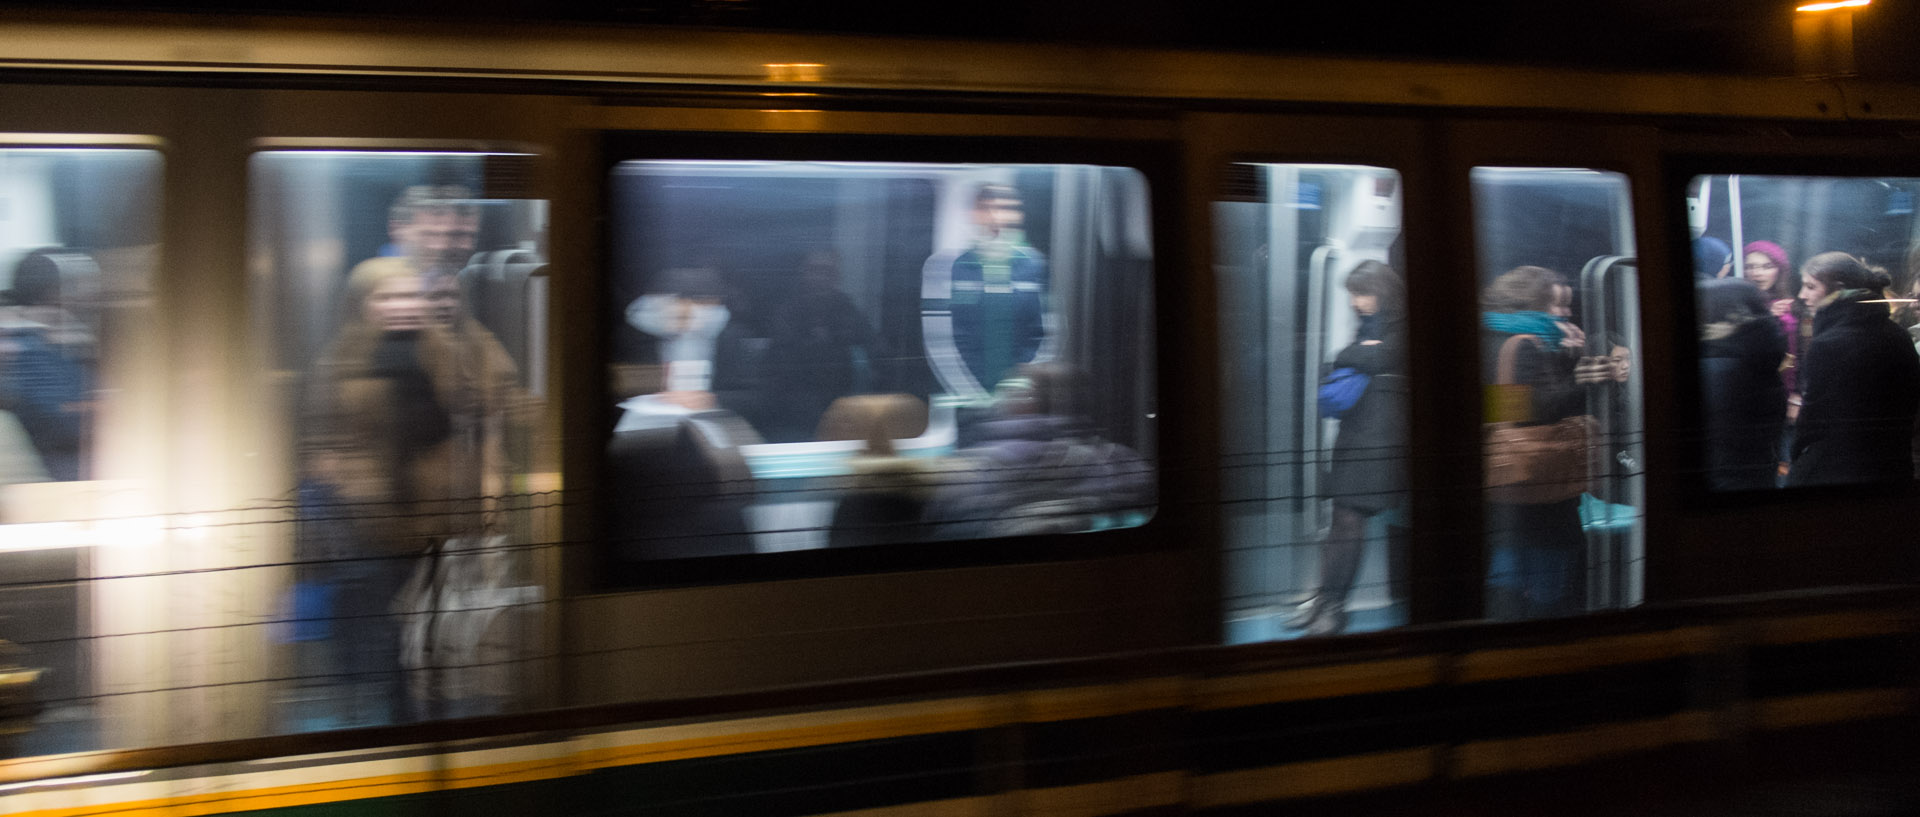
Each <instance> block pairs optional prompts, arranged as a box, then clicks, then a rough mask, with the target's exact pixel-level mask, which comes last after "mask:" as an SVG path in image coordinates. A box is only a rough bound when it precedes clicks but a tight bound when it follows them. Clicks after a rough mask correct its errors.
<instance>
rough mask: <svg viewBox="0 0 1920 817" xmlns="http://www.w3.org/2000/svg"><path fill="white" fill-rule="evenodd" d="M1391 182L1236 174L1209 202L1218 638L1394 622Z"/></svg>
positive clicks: (1395, 386)
mask: <svg viewBox="0 0 1920 817" xmlns="http://www.w3.org/2000/svg"><path fill="white" fill-rule="evenodd" d="M1400 208H1401V189H1400V175H1399V173H1397V172H1395V171H1393V170H1389V169H1385V168H1378V167H1365V166H1357V165H1308V164H1237V165H1234V166H1232V167H1231V168H1230V169H1229V171H1228V174H1227V181H1226V184H1225V193H1224V195H1222V196H1221V197H1220V200H1218V201H1216V202H1215V203H1214V224H1215V230H1216V236H1215V256H1216V263H1217V270H1218V280H1219V293H1220V333H1221V344H1222V347H1221V359H1222V361H1223V365H1224V367H1225V372H1224V380H1225V386H1224V389H1223V398H1224V399H1223V400H1222V411H1223V415H1222V417H1221V435H1222V437H1223V439H1224V445H1225V447H1226V450H1225V451H1224V452H1223V455H1224V458H1225V463H1226V466H1227V469H1226V483H1225V484H1226V491H1227V502H1226V503H1225V505H1224V507H1225V509H1226V511H1225V513H1226V519H1225V520H1224V522H1225V528H1226V531H1227V537H1228V545H1227V549H1226V570H1227V575H1226V586H1227V587H1228V594H1227V595H1228V604H1227V615H1228V627H1227V631H1226V632H1227V639H1228V640H1229V641H1233V642H1248V641H1264V640H1271V639H1275V638H1292V637H1296V636H1300V635H1327V634H1334V633H1340V632H1359V631H1367V630H1378V629H1382V628H1386V627H1392V626H1397V625H1399V624H1402V623H1404V622H1405V621H1406V607H1405V604H1406V592H1405V588H1404V587H1403V586H1402V585H1401V584H1400V581H1399V580H1400V579H1401V578H1402V576H1403V571H1402V569H1401V566H1402V565H1403V563H1404V556H1405V552H1404V548H1405V543H1406V536H1405V533H1406V525H1407V517H1406V513H1407V501H1406V500H1407V496H1406V490H1407V488H1406V456H1407V387H1406V342H1407V334H1406V317H1407V303H1406V286H1405V283H1404V280H1403V278H1402V275H1403V274H1405V273H1406V272H1407V270H1406V269H1405V265H1404V263H1403V261H1402V259H1401V258H1400V248H1401V242H1400Z"/></svg>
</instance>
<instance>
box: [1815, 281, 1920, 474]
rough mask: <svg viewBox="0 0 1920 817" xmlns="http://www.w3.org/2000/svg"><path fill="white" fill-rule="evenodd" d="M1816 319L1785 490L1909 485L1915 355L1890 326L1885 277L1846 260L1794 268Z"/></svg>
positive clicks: (1916, 400) (1917, 374)
mask: <svg viewBox="0 0 1920 817" xmlns="http://www.w3.org/2000/svg"><path fill="white" fill-rule="evenodd" d="M1800 277H1801V281H1802V285H1801V289H1800V298H1801V300H1802V301H1805V302H1806V304H1807V307H1808V309H1809V310H1810V311H1812V313H1813V339H1812V340H1810V341H1808V343H1807V345H1806V347H1805V354H1803V355H1802V360H1801V366H1800V369H1801V374H1800V386H1801V394H1802V400H1803V404H1802V406H1801V409H1800V421H1799V424H1798V432H1797V433H1796V435H1795V437H1794V441H1793V460H1792V464H1791V466H1790V470H1789V471H1788V472H1787V484H1788V485H1832V484H1847V483H1860V482H1878V481H1894V480H1905V479H1909V478H1911V475H1912V473H1913V463H1912V462H1911V460H1910V458H1909V457H1910V452H1909V445H1910V443H1911V439H1912V437H1913V433H1914V416H1915V413H1916V411H1917V410H1920V356H1916V355H1915V353H1914V349H1913V345H1912V344H1911V343H1910V342H1909V341H1908V339H1907V336H1906V333H1905V332H1903V331H1901V329H1900V327H1899V326H1897V325H1895V324H1894V322H1893V321H1892V320H1891V319H1890V318H1889V316H1888V313H1887V306H1886V304H1885V302H1884V300H1885V299H1884V298H1883V297H1882V296H1881V293H1880V291H1879V290H1880V288H1881V286H1882V284H1883V283H1884V282H1883V281H1882V280H1881V279H1882V276H1880V275H1877V274H1875V273H1874V272H1873V271H1872V270H1869V269H1868V268H1867V267H1866V265H1865V264H1862V263H1860V261H1859V260H1858V259H1856V258H1854V257H1853V256H1850V255H1848V254H1846V253H1843V252H1826V253H1821V254H1819V255H1816V256H1814V257H1813V258H1810V259H1808V260H1807V263H1806V264H1805V265H1804V266H1803V267H1801V269H1800Z"/></svg>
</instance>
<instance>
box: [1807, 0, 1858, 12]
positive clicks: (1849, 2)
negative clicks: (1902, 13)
mask: <svg viewBox="0 0 1920 817" xmlns="http://www.w3.org/2000/svg"><path fill="white" fill-rule="evenodd" d="M1871 2H1873V0H1837V2H1833V3H1808V4H1807V5H1804V6H1801V7H1799V8H1797V9H1794V11H1832V10H1834V9H1845V8H1859V7H1861V6H1864V5H1867V4H1868V3H1871Z"/></svg>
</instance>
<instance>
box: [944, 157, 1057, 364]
mask: <svg viewBox="0 0 1920 817" xmlns="http://www.w3.org/2000/svg"><path fill="white" fill-rule="evenodd" d="M1025 220H1026V216H1025V213H1024V211H1023V209H1022V202H1021V200H1020V194H1019V192H1018V191H1016V190H1014V189H1013V188H1012V187H1011V186H1008V185H1004V184H984V185H981V186H980V189H979V191H978V192H977V193H976V194H975V196H974V206H973V222H974V227H975V231H976V233H975V240H974V244H973V246H972V247H971V248H970V249H968V250H967V251H966V252H964V253H962V254H961V255H960V257H959V258H957V259H955V260H954V262H953V270H952V279H951V284H952V294H951V295H950V297H949V300H948V308H949V309H950V310H951V312H952V315H953V345H954V348H955V350H956V351H958V352H959V356H960V359H961V361H962V362H964V363H965V365H966V370H967V374H968V375H969V376H970V377H971V378H972V380H973V382H974V383H976V384H978V386H979V387H980V389H981V390H983V391H989V392H990V391H992V390H993V388H994V386H995V385H996V384H998V383H999V382H1000V380H1001V378H1003V377H1006V376H1007V374H1008V373H1010V372H1012V371H1013V369H1014V368H1015V367H1017V366H1019V365H1021V364H1023V363H1029V362H1032V361H1033V360H1034V358H1035V356H1036V355H1037V354H1038V353H1039V351H1040V344H1041V342H1042V341H1043V340H1045V339H1046V298H1047V261H1046V258H1045V257H1044V256H1042V255H1041V254H1040V251H1039V250H1036V249H1034V248H1033V247H1032V246H1030V245H1029V244H1028V243H1027V238H1026V230H1025V227H1024V224H1025Z"/></svg>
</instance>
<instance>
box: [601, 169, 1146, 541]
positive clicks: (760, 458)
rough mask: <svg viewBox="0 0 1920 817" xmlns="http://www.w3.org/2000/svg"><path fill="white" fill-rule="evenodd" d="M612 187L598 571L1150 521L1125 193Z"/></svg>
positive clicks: (999, 184) (822, 183)
mask: <svg viewBox="0 0 1920 817" xmlns="http://www.w3.org/2000/svg"><path fill="white" fill-rule="evenodd" d="M609 182H610V186H611V202H612V209H611V213H610V221H611V223H612V224H613V229H612V236H611V241H612V250H613V252H612V257H611V258H610V260H609V264H610V267H611V271H610V279H609V282H608V287H609V298H608V301H609V304H608V305H609V307H610V309H611V314H610V315H609V319H610V322H611V324H612V330H611V338H610V354H611V361H610V371H609V375H610V378H609V382H610V386H611V389H612V391H613V392H614V394H613V395H612V402H613V403H614V404H617V410H616V411H615V414H616V416H617V419H616V420H615V425H614V428H613V431H612V435H611V439H610V442H609V446H608V456H607V462H608V472H607V474H608V480H609V482H610V489H611V495H612V496H616V497H618V498H619V499H618V501H615V502H610V503H608V504H609V505H610V506H611V509H610V514H609V523H610V526H611V537H610V539H611V540H612V542H613V544H612V546H611V547H612V548H613V550H612V551H611V553H610V555H611V557H612V559H613V560H614V561H616V562H623V563H633V562H643V561H647V560H660V559H677V558H687V557H707V556H731V555H744V554H756V553H769V552H775V551H797V550H808V549H816V548H828V547H834V548H838V547H851V546H861V545H877V544H885V543H901V542H916V541H930V540H954V539H973V538H984V537H1001V536H1015V535H1030V534H1050V533H1071V532H1080V531H1091V530H1101V529H1108V528H1116V527H1128V526H1133V525H1138V524H1141V523H1142V522H1144V521H1145V520H1146V519H1147V517H1148V516H1149V515H1150V514H1151V512H1152V510H1153V506H1154V496H1155V485H1154V471H1153V467H1152V465H1151V462H1152V457H1153V455H1154V451H1153V448H1154V440H1155V435H1154V424H1153V416H1154V414H1153V412H1154V409H1153V381H1152V376H1151V375H1152V371H1153V367H1152V361H1153V358H1152V353H1153V348H1154V346H1153V336H1152V332H1151V327H1152V326H1153V317H1152V300H1151V299H1152V236H1151V234H1150V230H1149V226H1148V224H1149V218H1148V212H1149V211H1148V204H1149V202H1148V196H1147V188H1146V180H1145V177H1144V176H1143V175H1141V174H1140V173H1139V172H1138V171H1135V170H1132V169H1129V168H1115V167H1096V166H1084V165H1001V166H992V165H971V164H914V163H867V162H811V163H800V162H761V161H629V162H623V163H620V164H618V165H616V166H615V167H614V169H613V170H612V172H611V176H610V180H609Z"/></svg>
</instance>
